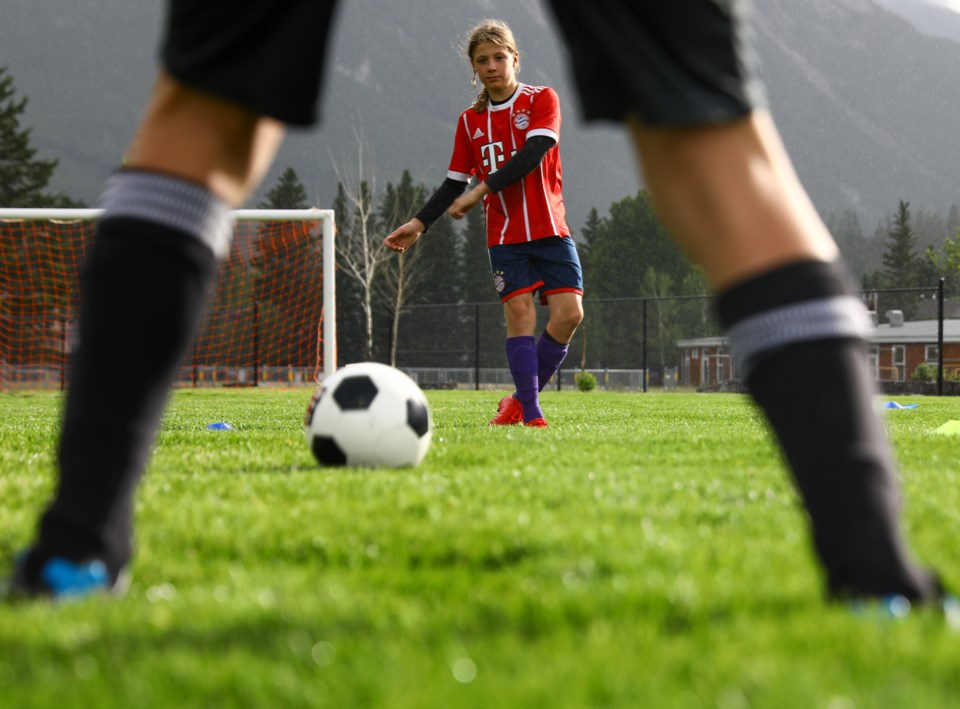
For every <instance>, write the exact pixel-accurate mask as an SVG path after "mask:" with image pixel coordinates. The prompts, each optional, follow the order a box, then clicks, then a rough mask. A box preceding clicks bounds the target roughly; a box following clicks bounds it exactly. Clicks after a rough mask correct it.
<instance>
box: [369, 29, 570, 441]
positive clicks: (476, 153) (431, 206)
mask: <svg viewBox="0 0 960 709" xmlns="http://www.w3.org/2000/svg"><path fill="white" fill-rule="evenodd" d="M466 55H467V59H468V60H469V61H470V66H471V68H472V69H473V71H474V73H475V75H476V76H477V77H479V78H480V82H481V83H482V84H483V91H482V92H481V93H480V95H479V96H478V97H477V99H476V101H475V102H474V104H473V106H472V107H470V108H468V109H467V110H466V111H464V112H463V113H462V114H461V115H460V119H459V120H458V121H457V130H456V136H455V139H454V145H453V155H452V157H451V158H450V167H449V171H448V172H447V179H446V180H444V182H443V184H442V185H440V187H439V188H438V189H437V191H436V192H435V193H434V194H433V196H431V197H430V199H429V200H428V201H427V203H426V204H425V205H424V207H423V208H422V209H421V210H420V211H419V212H417V214H416V215H415V216H414V217H413V218H412V219H411V220H410V221H409V222H407V223H406V224H404V225H403V226H401V227H399V228H398V229H396V230H395V231H394V232H393V233H391V234H390V235H389V236H388V237H387V238H386V239H385V240H384V243H385V244H386V245H387V247H389V248H391V249H393V250H394V251H397V252H401V253H402V252H403V251H404V250H406V249H408V248H409V247H410V246H412V245H413V244H414V242H416V240H417V239H418V238H420V235H421V234H422V233H423V232H424V231H426V230H427V228H429V226H430V225H431V224H432V223H433V222H434V221H435V220H436V219H438V218H439V217H440V216H441V215H442V214H443V212H444V211H447V212H448V213H449V214H450V216H452V217H453V218H454V219H461V218H463V217H464V215H466V213H467V212H469V211H470V210H471V209H473V208H474V207H475V206H476V205H477V204H478V203H479V202H480V201H481V200H482V201H483V209H484V214H485V216H486V224H487V246H488V247H489V250H490V268H491V270H492V271H493V284H494V287H495V288H496V289H497V293H498V295H499V296H500V301H501V302H502V303H503V313H504V318H505V320H506V325H507V340H506V353H507V364H508V365H509V367H510V373H511V374H512V376H513V381H514V385H515V386H516V393H515V394H513V395H512V396H507V397H504V398H503V399H502V400H501V401H500V406H499V410H498V412H497V415H496V416H494V418H493V419H492V420H491V421H490V424H491V425H495V426H503V425H510V424H516V423H520V422H521V421H523V422H524V423H525V424H526V425H527V426H535V427H539V428H545V427H546V426H547V422H546V419H545V418H544V415H543V410H542V409H541V408H540V401H539V397H538V394H539V392H540V391H542V390H543V387H544V386H545V385H546V383H547V382H548V381H549V380H550V378H551V377H552V376H553V375H554V374H555V373H556V371H557V370H558V369H559V368H560V364H561V363H562V362H563V359H564V357H566V354H567V348H568V346H569V343H570V340H571V339H572V338H573V334H574V332H575V331H576V329H577V326H578V325H579V324H580V321H581V320H583V306H582V298H583V276H582V272H581V269H580V260H579V258H578V256H577V249H576V246H575V244H574V241H573V238H572V237H571V236H570V229H569V228H568V227H567V223H566V221H565V218H564V206H563V195H562V193H561V185H562V182H563V168H562V166H561V164H560V149H559V147H558V144H559V142H560V103H559V100H558V98H557V94H556V92H555V91H554V90H553V89H550V88H547V87H545V86H527V85H526V84H522V83H520V81H519V80H518V79H517V74H518V73H519V72H520V53H519V51H517V43H516V40H515V39H514V37H513V33H512V32H511V31H510V28H509V27H507V25H506V24H504V23H503V22H500V21H499V20H486V21H484V22H481V23H480V24H478V25H477V26H476V27H474V28H473V30H472V31H471V32H470V33H469V35H468V38H467V46H466ZM471 177H473V178H476V180H477V184H476V185H475V186H474V187H473V188H472V189H471V190H470V191H469V192H467V193H466V194H464V190H465V189H466V187H467V183H468V182H469V181H470V179H471ZM538 291H539V294H540V302H541V304H545V305H547V306H548V308H549V312H550V317H549V321H548V322H547V325H546V328H545V329H544V331H543V332H542V333H541V334H540V337H539V338H535V337H534V334H535V330H536V325H537V312H536V305H535V303H534V300H533V296H534V294H535V293H537V292H538Z"/></svg>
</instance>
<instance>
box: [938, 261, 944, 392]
mask: <svg viewBox="0 0 960 709" xmlns="http://www.w3.org/2000/svg"><path fill="white" fill-rule="evenodd" d="M937 396H943V278H941V279H940V282H939V283H937Z"/></svg>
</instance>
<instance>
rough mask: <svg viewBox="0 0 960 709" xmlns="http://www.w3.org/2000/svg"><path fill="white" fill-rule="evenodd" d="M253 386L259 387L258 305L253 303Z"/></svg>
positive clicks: (255, 302) (256, 302)
mask: <svg viewBox="0 0 960 709" xmlns="http://www.w3.org/2000/svg"><path fill="white" fill-rule="evenodd" d="M253 385H254V386H255V387H258V386H260V303H259V302H258V301H254V303H253Z"/></svg>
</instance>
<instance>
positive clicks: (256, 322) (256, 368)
mask: <svg viewBox="0 0 960 709" xmlns="http://www.w3.org/2000/svg"><path fill="white" fill-rule="evenodd" d="M324 366H326V365H324ZM253 386H255V387H258V386H260V302H259V301H256V300H255V301H254V302H253Z"/></svg>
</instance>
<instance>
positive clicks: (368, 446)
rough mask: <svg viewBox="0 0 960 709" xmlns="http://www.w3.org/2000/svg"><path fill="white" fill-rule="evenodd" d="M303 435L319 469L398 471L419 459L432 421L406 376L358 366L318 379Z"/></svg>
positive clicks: (380, 367) (369, 365)
mask: <svg viewBox="0 0 960 709" xmlns="http://www.w3.org/2000/svg"><path fill="white" fill-rule="evenodd" d="M304 433H305V434H306V436H307V445H308V446H310V450H311V451H313V455H314V456H315V457H316V459H317V461H318V462H319V463H320V464H321V465H349V466H364V467H378V466H383V467H388V468H399V467H404V466H414V465H418V464H419V463H420V461H421V460H423V457H424V456H425V455H426V454H427V450H428V449H429V448H430V441H431V439H432V438H433V419H432V417H431V415H430V406H429V405H428V404H427V398H426V397H425V396H424V395H423V392H422V391H421V390H420V387H418V386H417V384H416V382H414V381H413V380H412V379H411V378H410V377H408V376H407V375H406V374H404V373H403V372H401V371H400V370H399V369H394V368H393V367H388V366H387V365H385V364H378V363H376V362H361V363H357V364H348V365H347V366H345V367H343V368H342V369H339V370H337V371H336V372H334V373H333V374H332V375H330V376H329V377H327V378H326V379H324V380H323V382H322V383H321V385H320V388H319V389H317V391H316V393H315V394H314V395H313V398H312V399H311V400H310V405H309V406H308V407H307V415H306V418H305V419H304Z"/></svg>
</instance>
